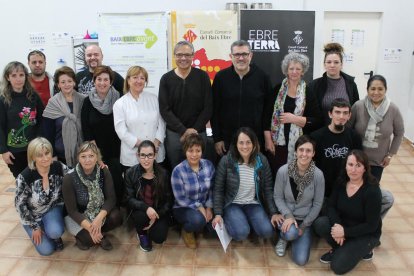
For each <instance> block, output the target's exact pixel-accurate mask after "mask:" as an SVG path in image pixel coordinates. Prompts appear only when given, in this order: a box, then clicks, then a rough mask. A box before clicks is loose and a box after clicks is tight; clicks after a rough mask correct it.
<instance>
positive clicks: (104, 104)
mask: <svg viewBox="0 0 414 276" xmlns="http://www.w3.org/2000/svg"><path fill="white" fill-rule="evenodd" d="M118 99H119V92H118V91H117V90H116V89H115V88H114V87H113V86H111V87H110V88H109V91H108V94H106V97H105V99H103V100H102V99H101V98H99V96H98V93H97V92H96V88H95V87H94V88H92V90H91V92H90V93H89V100H90V101H91V103H92V105H93V107H94V108H95V109H96V110H98V111H99V112H100V113H102V114H104V115H108V114H111V113H112V108H113V106H114V103H115V102H116V100H118Z"/></svg>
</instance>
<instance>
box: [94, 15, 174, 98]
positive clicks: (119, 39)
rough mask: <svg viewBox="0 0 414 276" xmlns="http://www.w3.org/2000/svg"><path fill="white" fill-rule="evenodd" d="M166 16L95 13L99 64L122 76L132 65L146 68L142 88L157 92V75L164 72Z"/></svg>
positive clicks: (158, 80)
mask: <svg viewBox="0 0 414 276" xmlns="http://www.w3.org/2000/svg"><path fill="white" fill-rule="evenodd" d="M166 33H167V15H166V13H165V12H159V13H158V12H157V13H131V14H111V13H102V14H100V15H99V31H98V34H99V45H100V46H101V48H102V52H103V63H104V64H105V65H109V66H111V68H112V69H113V70H115V71H116V72H118V73H119V74H121V75H122V76H123V77H125V75H126V73H127V71H128V68H129V67H131V66H134V65H139V66H142V67H144V68H145V69H146V70H147V71H148V86H147V87H146V88H145V89H146V91H149V92H152V93H154V94H155V95H158V86H159V82H160V79H161V76H162V75H163V74H164V73H165V72H167V70H168V67H167V35H166Z"/></svg>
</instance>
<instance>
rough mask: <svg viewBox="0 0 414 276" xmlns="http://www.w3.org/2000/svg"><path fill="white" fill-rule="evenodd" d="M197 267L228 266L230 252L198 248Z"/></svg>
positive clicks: (217, 248) (213, 248)
mask: <svg viewBox="0 0 414 276" xmlns="http://www.w3.org/2000/svg"><path fill="white" fill-rule="evenodd" d="M195 265H197V266H229V265H230V252H229V251H227V253H224V250H223V248H222V247H199V248H197V251H196V257H195Z"/></svg>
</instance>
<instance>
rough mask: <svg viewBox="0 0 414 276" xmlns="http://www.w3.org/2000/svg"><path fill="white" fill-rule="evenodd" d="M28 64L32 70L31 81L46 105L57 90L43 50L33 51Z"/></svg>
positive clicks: (29, 55) (28, 58) (28, 57)
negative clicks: (48, 70) (47, 68)
mask: <svg viewBox="0 0 414 276" xmlns="http://www.w3.org/2000/svg"><path fill="white" fill-rule="evenodd" d="M27 64H28V65H29V68H30V72H31V74H30V75H29V76H30V77H29V80H30V83H31V84H32V87H33V89H34V90H36V92H37V93H38V94H39V96H40V99H42V102H43V105H44V106H46V105H47V103H48V102H49V99H50V98H52V97H53V95H55V92H57V91H55V82H54V81H53V76H52V75H50V74H49V73H48V72H46V56H45V54H44V53H43V52H42V51H39V50H34V51H31V52H30V53H29V54H28V56H27Z"/></svg>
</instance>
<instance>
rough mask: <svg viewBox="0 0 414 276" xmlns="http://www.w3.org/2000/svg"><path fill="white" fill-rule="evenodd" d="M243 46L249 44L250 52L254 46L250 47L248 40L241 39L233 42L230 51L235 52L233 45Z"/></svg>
mask: <svg viewBox="0 0 414 276" xmlns="http://www.w3.org/2000/svg"><path fill="white" fill-rule="evenodd" d="M243 46H247V48H249V52H251V51H252V48H251V47H250V44H249V42H247V41H246V40H243V39H240V40H236V41H234V42H233V43H232V44H231V46H230V53H233V47H243Z"/></svg>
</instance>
